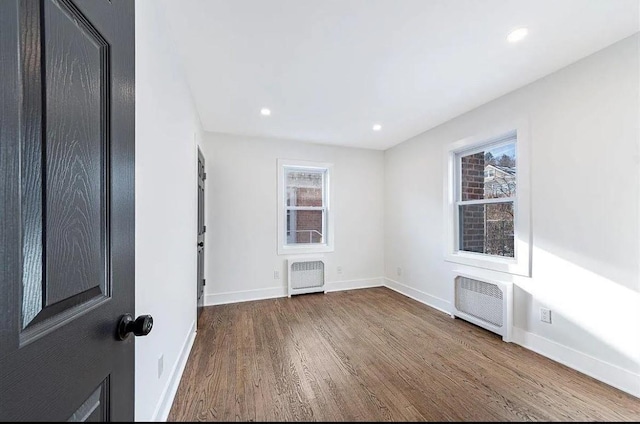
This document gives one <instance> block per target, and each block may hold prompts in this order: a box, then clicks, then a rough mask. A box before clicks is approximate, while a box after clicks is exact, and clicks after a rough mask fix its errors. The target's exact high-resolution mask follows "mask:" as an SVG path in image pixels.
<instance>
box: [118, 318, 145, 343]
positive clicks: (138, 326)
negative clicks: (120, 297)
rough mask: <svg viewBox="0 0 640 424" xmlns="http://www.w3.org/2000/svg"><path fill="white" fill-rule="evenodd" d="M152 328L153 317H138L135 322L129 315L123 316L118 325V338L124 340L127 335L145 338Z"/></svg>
mask: <svg viewBox="0 0 640 424" xmlns="http://www.w3.org/2000/svg"><path fill="white" fill-rule="evenodd" d="M152 328H153V317H152V316H151V315H140V316H139V317H138V318H136V319H135V320H134V319H133V317H132V316H131V314H124V315H123V316H122V318H120V322H119V323H118V338H119V339H120V340H125V339H126V338H127V337H129V334H131V333H133V334H135V335H136V336H146V335H147V334H149V333H150V332H151V329H152Z"/></svg>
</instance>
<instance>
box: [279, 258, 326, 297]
mask: <svg viewBox="0 0 640 424" xmlns="http://www.w3.org/2000/svg"><path fill="white" fill-rule="evenodd" d="M288 264H289V266H288V267H287V276H288V280H289V290H288V293H289V297H291V295H294V294H304V293H317V292H323V293H324V292H325V284H324V261H323V260H322V258H309V257H306V258H291V259H288Z"/></svg>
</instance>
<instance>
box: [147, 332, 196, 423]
mask: <svg viewBox="0 0 640 424" xmlns="http://www.w3.org/2000/svg"><path fill="white" fill-rule="evenodd" d="M195 339H196V322H195V320H194V321H193V322H192V323H191V328H189V333H188V334H187V338H186V339H185V341H184V343H183V345H182V350H181V351H180V356H179V357H178V360H177V361H176V363H175V364H174V365H173V369H172V370H171V376H170V377H169V379H168V380H167V386H166V387H165V388H164V391H163V392H162V395H161V396H160V402H158V405H157V406H156V410H155V411H154V412H153V418H152V419H151V421H167V418H168V417H169V412H171V406H172V405H173V399H174V398H175V396H176V392H177V391H178V386H179V385H180V379H181V378H182V373H183V372H184V369H185V367H186V366H187V359H189V353H190V352H191V348H192V347H193V342H194V341H195Z"/></svg>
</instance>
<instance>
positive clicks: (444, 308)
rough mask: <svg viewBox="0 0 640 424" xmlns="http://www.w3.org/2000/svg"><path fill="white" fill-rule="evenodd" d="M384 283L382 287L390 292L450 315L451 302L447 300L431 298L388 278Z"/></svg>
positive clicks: (427, 294)
mask: <svg viewBox="0 0 640 424" xmlns="http://www.w3.org/2000/svg"><path fill="white" fill-rule="evenodd" d="M384 281H385V284H384V285H385V286H386V287H388V288H390V289H391V290H394V291H397V292H398V293H400V294H403V295H405V296H407V297H410V298H411V299H413V300H417V301H418V302H420V303H424V304H425V305H427V306H431V307H432V308H435V309H437V310H439V311H441V312H444V313H445V314H449V315H451V302H449V301H448V300H444V299H441V298H439V297H436V296H432V295H430V294H429V293H425V292H423V291H420V290H418V289H414V288H413V287H409V286H406V285H404V284H402V283H400V282H398V281H395V280H392V279H390V278H385V279H384Z"/></svg>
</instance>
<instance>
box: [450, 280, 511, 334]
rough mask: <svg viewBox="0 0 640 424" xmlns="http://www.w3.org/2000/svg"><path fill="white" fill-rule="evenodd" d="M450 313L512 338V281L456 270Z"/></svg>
mask: <svg viewBox="0 0 640 424" xmlns="http://www.w3.org/2000/svg"><path fill="white" fill-rule="evenodd" d="M453 284H454V295H453V300H454V301H453V315H454V316H456V317H459V318H462V319H464V320H465V321H469V322H471V323H473V324H476V325H478V326H480V327H482V328H485V329H487V330H489V331H492V332H494V333H497V334H499V335H501V336H502V340H503V341H505V342H510V341H511V331H512V328H513V284H511V283H507V282H503V281H495V280H488V279H484V278H479V277H477V276H470V275H465V274H461V273H456V277H455V278H454V280H453Z"/></svg>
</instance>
